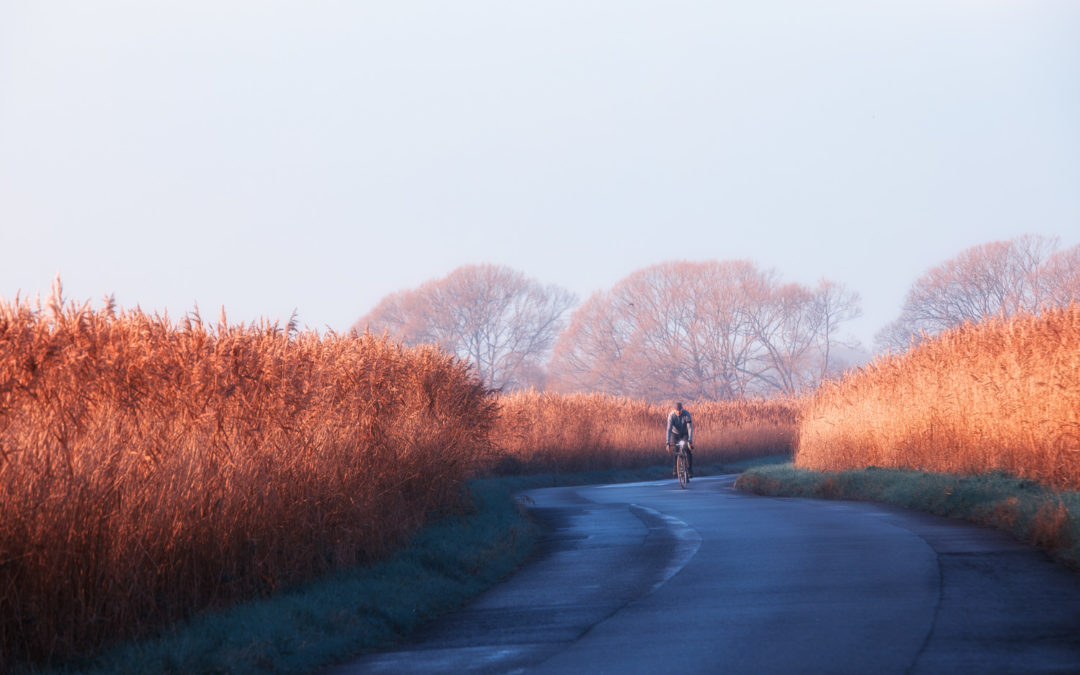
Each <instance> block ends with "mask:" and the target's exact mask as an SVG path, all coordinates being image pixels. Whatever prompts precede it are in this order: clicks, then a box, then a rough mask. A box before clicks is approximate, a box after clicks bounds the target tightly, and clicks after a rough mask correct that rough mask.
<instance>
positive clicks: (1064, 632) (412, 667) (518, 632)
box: [331, 476, 1080, 675]
mask: <svg viewBox="0 0 1080 675" xmlns="http://www.w3.org/2000/svg"><path fill="white" fill-rule="evenodd" d="M733 482H734V476H723V477H717V478H702V479H697V480H695V481H693V482H692V484H691V486H690V489H689V490H680V489H679V487H678V484H677V483H675V482H674V481H662V482H654V483H634V484H627V485H616V486H591V487H583V488H555V489H548V490H537V491H533V492H530V493H528V497H529V498H530V499H531V500H532V507H533V508H534V509H535V513H536V515H537V516H539V517H540V518H542V519H544V520H545V521H547V523H548V524H549V525H550V526H551V534H550V535H549V536H548V537H547V538H546V539H545V541H544V542H543V544H542V547H541V551H540V552H539V554H538V555H537V556H536V557H535V558H534V559H533V561H532V562H531V563H530V564H529V565H527V566H526V567H524V568H523V569H522V570H521V571H520V572H518V573H517V574H516V575H514V576H513V577H512V578H511V579H509V580H508V581H507V582H505V583H503V584H501V585H499V586H497V587H496V588H493V589H492V590H491V591H489V592H488V593H486V594H485V595H483V596H481V597H480V598H478V599H477V600H476V601H474V602H473V603H472V604H471V605H469V606H468V607H467V608H465V609H464V610H462V611H460V612H457V613H455V614H452V615H450V616H447V617H445V618H444V619H441V620H439V621H437V622H435V623H433V624H432V625H430V626H429V627H427V628H425V629H423V630H422V631H420V633H419V634H418V635H417V636H416V637H415V638H414V639H413V640H412V641H410V642H409V643H408V644H406V645H402V646H400V647H399V648H398V649H397V650H395V651H392V652H389V653H382V654H375V655H371V656H368V657H366V658H363V659H361V660H359V661H357V662H355V663H353V664H350V665H348V666H344V667H342V668H339V669H335V670H333V671H331V672H332V673H334V674H335V675H346V674H352V673H460V672H474V673H586V672H588V673H605V672H606V673H648V674H649V675H655V673H658V672H661V673H668V672H678V673H716V672H731V673H744V672H745V673H798V672H806V673H824V672H828V673H950V674H955V673H995V672H1001V673H1017V672H1062V673H1077V672H1080V577H1078V576H1076V575H1074V574H1071V573H1069V572H1068V571H1066V570H1065V569H1064V568H1062V567H1060V566H1059V565H1056V564H1054V563H1052V562H1050V561H1049V560H1048V559H1047V558H1046V557H1045V556H1044V555H1043V554H1042V553H1040V552H1039V551H1037V550H1035V549H1032V548H1031V547H1028V546H1025V545H1022V544H1020V543H1018V542H1016V541H1014V540H1012V539H1011V538H1009V537H1007V536H1006V535H1004V534H1001V533H999V532H996V531H994V530H990V529H987V528H980V527H975V526H971V525H967V524H964V523H962V522H959V521H953V520H949V519H943V518H937V517H934V516H929V515H925V514H920V513H914V512H909V511H904V510H902V509H896V508H892V507H887V506H882V505H879V504H868V503H856V502H830V501H817V500H804V499H776V498H766V497H757V496H753V495H747V494H744V493H741V492H738V491H736V490H734V488H733V487H732V483H733Z"/></svg>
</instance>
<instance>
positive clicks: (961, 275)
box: [876, 234, 1057, 349]
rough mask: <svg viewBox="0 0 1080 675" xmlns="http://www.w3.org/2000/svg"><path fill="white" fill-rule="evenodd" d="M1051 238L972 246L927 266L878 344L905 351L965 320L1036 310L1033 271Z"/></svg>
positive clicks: (1031, 237) (1048, 248)
mask: <svg viewBox="0 0 1080 675" xmlns="http://www.w3.org/2000/svg"><path fill="white" fill-rule="evenodd" d="M1056 247H1057V240H1056V239H1054V238H1047V237H1041V236H1038V235H1030V234H1029V235H1023V236H1020V237H1017V238H1015V239H1011V240H1009V241H994V242H990V243H987V244H981V245H979V246H973V247H972V248H969V249H967V250H965V251H963V252H962V253H961V254H960V255H958V256H956V257H955V258H952V259H950V260H947V261H945V262H944V263H942V264H940V265H938V266H936V267H933V268H931V269H930V270H929V271H928V272H927V273H926V274H924V275H923V276H921V277H919V279H918V280H916V281H915V283H914V285H912V287H911V289H910V290H909V291H908V294H907V297H906V298H905V300H904V305H903V308H902V310H901V312H900V317H899V318H898V319H897V320H896V321H894V322H893V323H891V324H889V325H888V326H886V327H885V328H884V329H882V331H880V332H879V333H878V335H877V338H876V342H877V345H878V346H879V347H881V348H897V349H904V348H906V347H908V346H909V344H910V343H911V342H913V341H915V342H917V341H919V340H920V339H921V336H922V335H924V334H925V335H935V334H937V333H939V332H941V331H943V330H946V329H948V328H952V327H954V326H958V325H960V324H962V323H964V322H967V321H979V320H981V319H983V318H984V317H988V316H998V315H1003V314H1004V315H1009V314H1014V313H1016V312H1019V311H1025V310H1027V311H1034V310H1035V309H1037V308H1038V304H1039V301H1038V296H1039V293H1040V290H1039V288H1038V285H1037V279H1038V270H1039V268H1040V266H1041V265H1042V264H1043V262H1044V261H1046V260H1047V257H1048V256H1049V255H1050V253H1051V252H1053V250H1054V249H1055V248H1056Z"/></svg>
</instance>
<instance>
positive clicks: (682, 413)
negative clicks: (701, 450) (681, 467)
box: [667, 402, 694, 476]
mask: <svg viewBox="0 0 1080 675" xmlns="http://www.w3.org/2000/svg"><path fill="white" fill-rule="evenodd" d="M679 441H686V473H687V475H689V476H693V475H694V453H692V452H691V450H693V449H694V423H693V422H692V421H691V420H690V411H688V410H686V409H685V408H683V406H682V402H679V403H676V404H675V409H674V410H672V411H671V413H670V414H668V417H667V451H668V452H669V453H670V452H671V444H672V443H678V442H679ZM673 454H674V453H673ZM675 466H676V467H677V466H678V460H676V464H675Z"/></svg>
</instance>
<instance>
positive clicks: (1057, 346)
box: [795, 305, 1080, 531]
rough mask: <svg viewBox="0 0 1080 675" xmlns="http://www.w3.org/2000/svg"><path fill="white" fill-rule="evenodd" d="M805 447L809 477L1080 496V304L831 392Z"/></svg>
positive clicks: (803, 429) (939, 343) (1001, 324)
mask: <svg viewBox="0 0 1080 675" xmlns="http://www.w3.org/2000/svg"><path fill="white" fill-rule="evenodd" d="M796 448H797V450H796V459H795V461H796V464H797V465H798V466H800V467H804V468H808V469H816V470H829V471H839V470H845V469H853V468H860V467H866V466H881V467H890V468H914V469H920V470H924V471H934V472H943V473H957V474H980V473H987V472H1005V473H1008V474H1012V475H1015V476H1020V477H1023V478H1027V479H1031V480H1035V481H1038V482H1040V483H1043V484H1045V485H1047V486H1050V487H1054V488H1059V489H1070V490H1076V489H1080V305H1072V306H1071V307H1069V308H1066V309H1057V310H1052V311H1047V312H1045V313H1044V314H1042V315H1040V316H1031V315H1023V316H1016V317H1013V318H1010V319H995V320H989V321H985V322H983V323H979V324H974V325H966V326H962V327H960V328H958V329H955V330H952V331H949V332H946V333H943V334H942V335H940V336H938V337H937V338H934V339H930V340H927V341H926V342H923V343H922V344H920V345H918V346H917V347H914V348H913V349H911V350H910V351H908V352H906V353H904V354H901V355H898V356H890V357H885V358H880V359H878V360H876V361H874V362H873V363H871V364H869V365H867V366H865V367H863V368H862V369H860V370H859V371H857V372H855V373H854V374H851V375H849V376H848V377H846V378H844V379H842V380H840V381H836V382H830V383H826V384H824V385H823V386H822V387H821V388H820V389H819V390H818V391H817V393H816V394H815V395H814V396H813V397H812V398H811V399H810V400H809V401H808V403H807V405H806V407H805V409H804V412H803V414H802V416H801V420H800V424H799V430H798V436H797V442H796ZM1043 520H1045V521H1046V522H1047V523H1049V524H1048V525H1046V528H1047V529H1048V531H1049V530H1052V529H1053V522H1054V519H1053V518H1052V517H1051V514H1046V516H1045V517H1044V518H1043Z"/></svg>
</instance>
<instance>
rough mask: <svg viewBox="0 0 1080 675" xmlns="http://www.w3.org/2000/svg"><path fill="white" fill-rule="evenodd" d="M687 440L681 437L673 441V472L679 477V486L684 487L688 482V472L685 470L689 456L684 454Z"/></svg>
mask: <svg viewBox="0 0 1080 675" xmlns="http://www.w3.org/2000/svg"><path fill="white" fill-rule="evenodd" d="M686 446H687V441H686V439H683V440H681V441H678V442H677V443H675V451H674V452H675V473H676V475H678V477H679V487H681V488H682V489H684V490H685V489H686V486H687V485H689V484H690V472H689V471H688V470H687V463H688V462H689V458H688V457H687V456H686Z"/></svg>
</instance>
